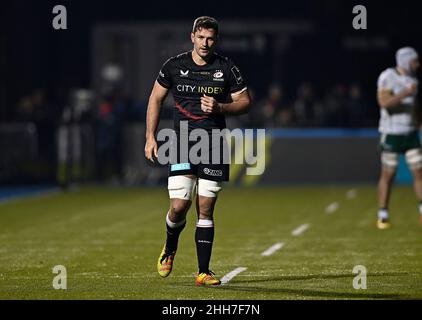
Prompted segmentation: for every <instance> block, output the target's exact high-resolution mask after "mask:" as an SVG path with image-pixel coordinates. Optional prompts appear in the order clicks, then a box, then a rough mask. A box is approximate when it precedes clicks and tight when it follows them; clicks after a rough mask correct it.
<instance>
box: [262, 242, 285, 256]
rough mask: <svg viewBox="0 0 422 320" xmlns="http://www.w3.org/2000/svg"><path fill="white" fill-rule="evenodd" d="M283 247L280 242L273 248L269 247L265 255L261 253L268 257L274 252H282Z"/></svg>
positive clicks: (263, 254)
mask: <svg viewBox="0 0 422 320" xmlns="http://www.w3.org/2000/svg"><path fill="white" fill-rule="evenodd" d="M283 246H284V243H283V242H278V243H276V244H275V245H272V246H271V247H269V248H268V249H267V250H265V251H264V252H263V253H261V256H264V257H268V256H270V255H272V254H273V253H274V252H276V251H277V250H280V249H281V248H283Z"/></svg>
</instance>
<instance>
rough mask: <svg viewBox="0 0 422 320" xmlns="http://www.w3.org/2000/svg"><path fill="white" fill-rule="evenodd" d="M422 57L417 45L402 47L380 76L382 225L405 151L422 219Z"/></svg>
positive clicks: (387, 224)
mask: <svg viewBox="0 0 422 320" xmlns="http://www.w3.org/2000/svg"><path fill="white" fill-rule="evenodd" d="M418 68H419V58H418V54H417V52H416V51H415V49H413V48H410V47H405V48H401V49H399V50H398V51H397V53H396V67H395V68H388V69H386V70H385V71H383V72H382V73H381V75H380V76H379V78H378V104H379V106H380V109H381V110H380V121H379V131H380V133H381V141H380V147H381V164H382V168H381V175H380V179H379V183H378V205H379V210H378V220H377V227H378V228H379V229H387V228H389V227H390V220H389V212H388V204H389V198H390V193H391V188H392V184H393V180H394V177H395V174H396V170H397V166H398V164H399V156H400V154H404V155H405V158H406V162H407V165H408V167H409V169H410V170H411V172H412V175H413V178H414V190H415V193H416V196H417V198H418V199H419V220H420V222H421V223H422V152H421V144H420V141H419V129H418V125H419V124H418V123H417V121H416V117H415V111H416V95H417V91H418V81H417V79H416V77H415V74H416V71H417V70H418Z"/></svg>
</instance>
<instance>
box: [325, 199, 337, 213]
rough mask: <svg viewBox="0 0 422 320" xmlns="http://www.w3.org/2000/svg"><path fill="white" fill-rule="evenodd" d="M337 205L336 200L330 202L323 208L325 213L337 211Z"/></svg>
mask: <svg viewBox="0 0 422 320" xmlns="http://www.w3.org/2000/svg"><path fill="white" fill-rule="evenodd" d="M338 207H339V205H338V202H333V203H330V204H329V205H328V206H327V207H326V208H325V213H328V214H331V213H334V212H335V211H337V209H338Z"/></svg>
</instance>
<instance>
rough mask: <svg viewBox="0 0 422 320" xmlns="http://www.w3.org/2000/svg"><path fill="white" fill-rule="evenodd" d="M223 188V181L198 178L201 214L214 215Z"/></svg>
mask: <svg viewBox="0 0 422 320" xmlns="http://www.w3.org/2000/svg"><path fill="white" fill-rule="evenodd" d="M221 189H222V182H220V181H213V180H208V179H202V178H199V179H198V200H197V206H198V210H199V214H205V215H212V213H213V212H214V206H215V203H216V202H217V197H218V194H219V192H220V191H221Z"/></svg>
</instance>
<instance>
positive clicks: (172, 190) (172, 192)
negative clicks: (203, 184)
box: [167, 175, 197, 211]
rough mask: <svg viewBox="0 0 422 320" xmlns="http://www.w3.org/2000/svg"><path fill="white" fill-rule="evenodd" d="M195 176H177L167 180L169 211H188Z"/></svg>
mask: <svg viewBox="0 0 422 320" xmlns="http://www.w3.org/2000/svg"><path fill="white" fill-rule="evenodd" d="M196 180H197V179H196V176H194V175H179V176H170V177H169V178H168V185H167V188H168V192H169V198H170V209H174V210H176V211H184V210H188V209H189V207H190V205H191V203H192V197H193V192H194V189H195V185H196Z"/></svg>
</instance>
